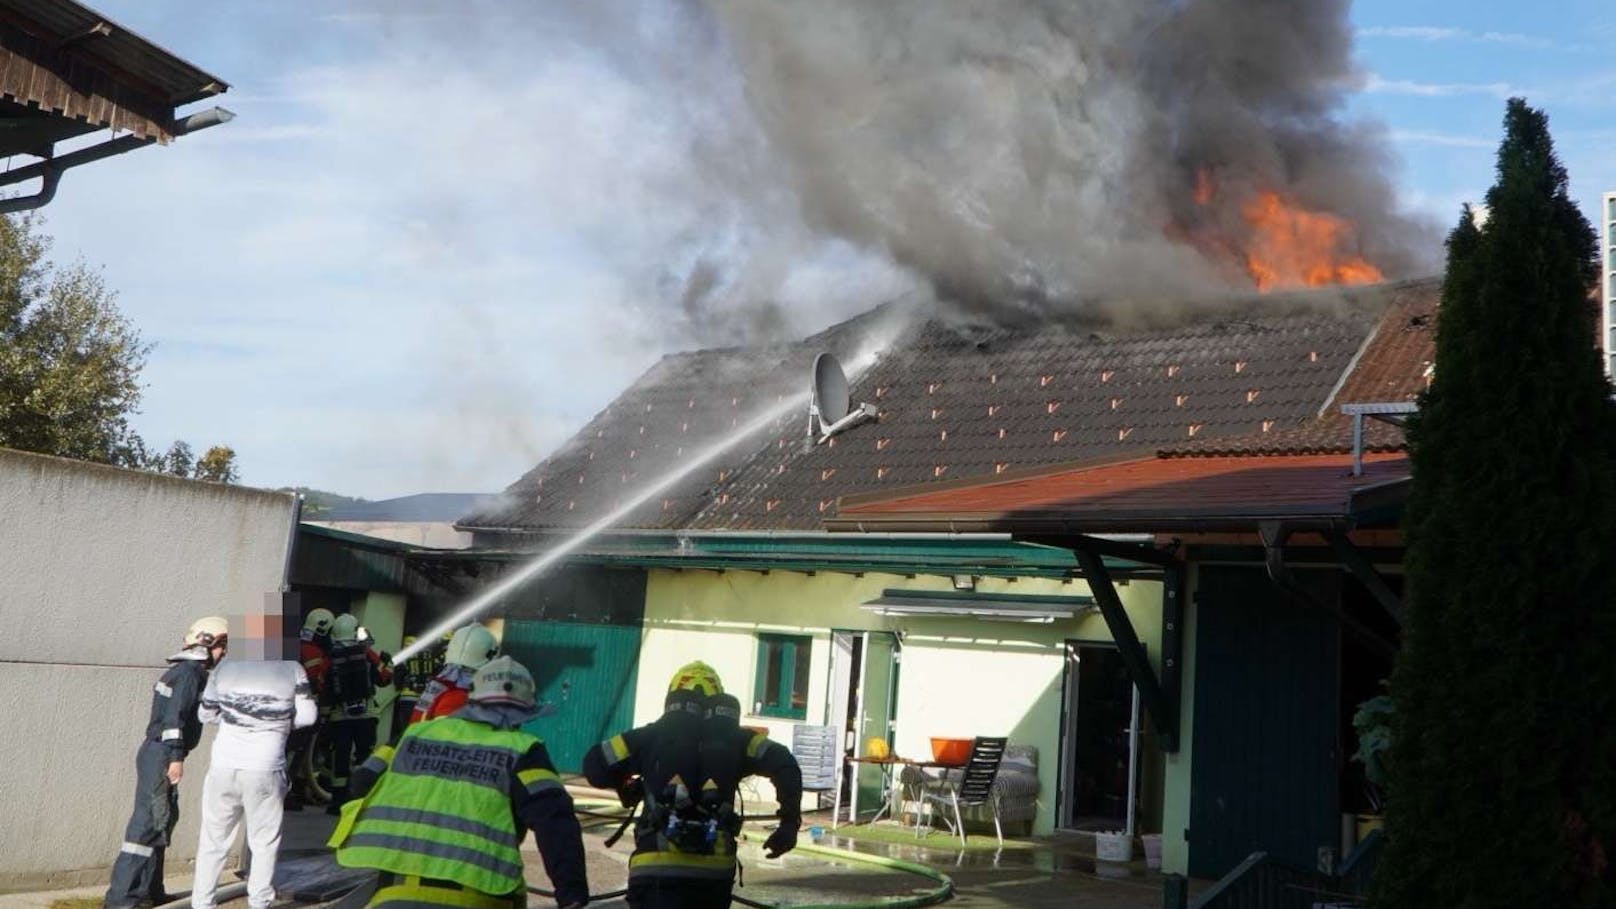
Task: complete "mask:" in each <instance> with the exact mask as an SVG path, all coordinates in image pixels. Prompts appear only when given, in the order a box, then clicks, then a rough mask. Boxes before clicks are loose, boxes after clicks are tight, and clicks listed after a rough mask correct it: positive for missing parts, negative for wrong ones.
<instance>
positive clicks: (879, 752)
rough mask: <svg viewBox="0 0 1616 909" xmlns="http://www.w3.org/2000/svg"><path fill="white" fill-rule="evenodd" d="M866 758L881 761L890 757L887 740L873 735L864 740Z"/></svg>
mask: <svg viewBox="0 0 1616 909" xmlns="http://www.w3.org/2000/svg"><path fill="white" fill-rule="evenodd" d="M864 756H865V757H870V758H875V759H876V760H881V759H883V758H886V757H889V756H890V754H889V752H888V751H887V740H886V739H884V738H881V737H880V736H878V735H872V736H870V737H869V738H867V739H865V740H864Z"/></svg>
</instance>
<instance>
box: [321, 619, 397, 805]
mask: <svg viewBox="0 0 1616 909" xmlns="http://www.w3.org/2000/svg"><path fill="white" fill-rule="evenodd" d="M359 631H360V628H359V620H358V619H357V618H355V617H354V616H353V615H352V614H350V613H346V612H345V613H343V614H342V615H339V616H337V618H336V621H334V622H332V623H331V666H330V669H328V670H327V672H326V680H325V692H326V706H327V708H328V710H329V719H328V720H327V722H326V738H327V739H328V740H329V741H330V742H331V784H332V785H331V805H330V807H329V808H328V809H327V810H328V811H329V812H330V813H332V814H336V813H337V809H338V808H339V807H340V806H341V805H342V803H343V802H345V801H347V800H348V774H349V772H350V771H351V770H352V769H353V767H354V765H356V764H358V763H361V762H363V761H364V760H365V759H366V758H368V757H370V752H371V750H372V749H374V748H375V747H376V726H377V722H378V720H377V717H376V716H375V715H374V711H373V710H372V707H371V700H372V698H374V697H375V695H376V686H377V685H387V684H390V683H391V682H392V681H393V670H392V668H391V667H389V666H388V665H387V661H386V660H384V659H383V658H382V655H381V654H379V653H377V652H376V650H375V648H373V647H371V646H370V644H369V643H368V642H367V641H364V640H361V639H360V634H359Z"/></svg>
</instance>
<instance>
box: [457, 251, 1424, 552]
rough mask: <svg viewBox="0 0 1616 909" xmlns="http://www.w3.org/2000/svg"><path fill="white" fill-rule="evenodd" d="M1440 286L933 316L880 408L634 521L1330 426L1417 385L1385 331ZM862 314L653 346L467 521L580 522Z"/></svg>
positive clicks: (702, 438)
mask: <svg viewBox="0 0 1616 909" xmlns="http://www.w3.org/2000/svg"><path fill="white" fill-rule="evenodd" d="M1438 291H1439V286H1438V285H1437V283H1436V282H1434V281H1426V282H1414V283H1406V284H1398V285H1376V286H1372V287H1362V288H1350V289H1342V290H1332V291H1330V292H1329V294H1328V296H1329V299H1330V300H1331V301H1332V302H1333V303H1334V304H1335V305H1330V306H1297V307H1293V308H1272V309H1269V310H1267V311H1266V312H1265V313H1264V314H1250V313H1248V314H1246V315H1243V316H1241V317H1239V318H1232V317H1228V316H1227V315H1224V316H1206V317H1199V318H1191V319H1188V320H1183V321H1180V322H1179V323H1178V324H1176V325H1174V326H1172V327H1165V328H1150V329H1138V330H1127V331H1124V330H1118V329H1106V330H1096V328H1095V327H1094V326H1093V325H1084V324H1080V323H1077V322H1072V321H1056V322H1045V323H1036V324H1027V325H1024V326H1018V327H1014V328H1004V329H995V330H991V331H982V332H969V331H961V330H959V329H958V328H956V327H953V326H950V325H948V324H946V323H944V322H941V321H936V320H934V321H928V322H925V323H923V324H921V325H919V326H917V327H915V328H912V329H911V330H910V331H909V333H908V334H907V335H905V336H904V337H903V338H902V340H901V341H900V342H898V343H897V344H895V345H894V347H893V349H892V350H891V352H890V353H889V354H888V355H887V356H885V357H884V358H883V359H882V360H881V361H880V362H878V363H877V364H876V365H875V366H874V367H873V368H871V369H870V370H869V371H868V372H866V373H864V374H863V375H862V376H860V377H858V378H857V379H855V380H854V382H853V389H852V391H853V399H854V401H855V402H857V401H867V402H870V403H872V404H874V405H876V406H877V407H878V408H879V410H880V417H879V419H878V420H876V421H874V422H871V423H868V424H866V425H863V426H860V427H858V428H856V429H853V430H851V431H849V432H847V433H845V434H844V435H841V436H838V437H836V438H835V439H833V440H832V441H831V442H827V443H825V444H822V445H819V446H817V447H815V448H813V449H811V450H809V451H807V452H804V451H803V450H802V448H801V443H802V434H803V427H804V423H805V419H806V418H805V416H803V415H800V414H797V413H795V412H793V413H792V414H791V415H789V416H787V417H783V418H781V419H780V420H777V421H775V422H774V424H773V425H771V426H770V427H769V428H767V429H765V430H763V431H762V432H759V433H758V434H756V435H755V436H754V437H753V438H751V439H749V440H747V441H746V442H744V443H742V444H740V445H737V446H736V447H735V448H734V449H733V451H732V452H731V453H730V454H728V455H726V456H725V457H724V458H721V459H719V461H718V462H717V463H715V464H714V465H713V466H712V467H711V469H707V470H702V471H697V473H696V475H694V476H692V477H689V478H686V480H685V481H684V482H682V483H680V484H676V485H675V486H674V487H673V488H671V489H670V490H669V491H668V492H666V493H665V494H664V495H663V496H661V497H660V498H658V499H656V500H653V501H651V502H648V503H647V504H646V505H645V506H644V507H643V508H641V509H639V510H638V511H637V512H636V513H634V514H633V515H632V516H631V517H630V518H629V519H628V520H627V521H626V522H625V523H626V525H627V526H632V527H641V528H655V529H735V530H787V529H817V528H819V527H820V526H821V522H822V521H823V520H824V519H826V518H827V517H829V516H831V515H833V514H834V513H835V510H836V505H837V501H838V499H839V498H840V497H841V496H843V495H847V494H852V493H863V492H875V491H879V490H881V489H896V488H898V487H902V486H909V485H913V484H919V483H927V482H933V481H940V480H959V479H969V478H981V477H992V476H994V475H997V474H1001V473H1005V472H1007V471H1013V470H1019V469H1024V468H1029V467H1040V466H1048V465H1055V464H1064V463H1071V462H1075V461H1083V460H1088V459H1092V458H1096V457H1105V456H1108V455H1116V454H1125V453H1134V452H1139V451H1154V450H1159V449H1173V448H1176V447H1183V448H1185V449H1186V451H1185V453H1193V451H1194V450H1195V448H1196V447H1197V446H1200V445H1211V444H1216V440H1230V439H1241V440H1251V439H1261V438H1264V437H1267V438H1272V439H1274V440H1275V441H1276V443H1277V444H1280V445H1283V444H1286V443H1285V442H1284V441H1283V439H1284V438H1285V437H1286V436H1287V434H1290V433H1293V432H1295V431H1296V430H1298V429H1308V430H1312V431H1315V432H1323V431H1333V428H1332V427H1322V428H1321V426H1320V424H1319V420H1320V414H1321V412H1327V411H1328V410H1329V409H1331V408H1335V409H1338V405H1339V404H1340V403H1343V402H1346V401H1349V400H1370V399H1372V400H1387V399H1388V398H1387V396H1386V395H1387V394H1390V393H1393V392H1395V393H1396V394H1398V395H1401V394H1405V393H1409V392H1412V391H1417V387H1416V386H1417V385H1418V383H1419V382H1420V381H1421V380H1420V379H1419V378H1418V373H1419V372H1420V371H1421V368H1422V367H1421V366H1420V365H1419V364H1410V363H1407V362H1404V361H1405V360H1408V359H1409V358H1408V356H1407V354H1408V352H1409V351H1408V350H1405V349H1403V347H1408V345H1406V344H1405V345H1403V346H1402V347H1398V346H1396V345H1393V344H1392V343H1391V341H1392V340H1393V339H1394V338H1396V337H1401V335H1402V329H1401V328H1399V327H1398V326H1399V325H1403V326H1404V327H1406V323H1407V322H1408V320H1409V319H1411V318H1414V317H1415V316H1417V315H1418V313H1420V312H1428V311H1430V310H1433V309H1434V306H1435V300H1436V298H1437V294H1438ZM1321 299H1322V298H1321ZM1383 314H1384V315H1383ZM1399 320H1401V322H1399ZM867 321H868V320H867V319H865V318H861V319H856V320H852V321H850V322H848V323H843V324H842V325H838V326H836V327H834V328H832V329H830V330H828V331H826V332H823V333H821V334H820V335H816V336H814V337H812V338H808V339H805V340H804V341H802V342H800V343H797V344H791V345H784V346H779V347H769V348H729V349H720V350H705V351H696V352H692V353H685V354H676V355H673V356H669V357H666V358H664V359H663V360H662V361H661V362H659V363H658V364H657V365H656V366H654V367H652V368H651V369H650V370H649V371H647V372H646V373H645V374H644V375H643V376H641V377H640V379H639V380H638V381H636V382H635V383H634V385H633V386H631V387H630V388H629V389H628V390H627V391H625V392H624V393H623V394H622V396H620V397H619V398H618V399H617V400H616V401H614V402H613V403H612V404H611V405H610V406H609V407H608V408H606V410H604V411H602V412H601V413H600V414H599V415H597V416H596V417H595V419H594V420H592V421H590V423H589V424H588V425H587V426H585V427H584V429H583V430H582V431H580V432H579V433H578V435H576V436H574V437H573V439H572V440H571V441H569V442H568V443H567V444H566V445H565V446H563V447H562V448H561V449H560V450H558V451H557V452H556V453H555V454H553V455H551V456H550V457H549V458H547V459H546V460H545V461H544V462H543V463H542V464H540V465H538V466H537V467H535V468H534V469H533V470H532V471H530V472H529V473H528V474H527V475H526V476H524V477H522V478H521V479H520V480H518V481H517V482H516V483H514V484H512V486H511V487H510V488H509V489H508V490H507V491H506V494H505V496H504V497H503V498H502V499H501V500H500V503H499V504H498V505H497V506H495V507H492V508H490V509H487V510H485V511H483V512H480V513H476V514H473V515H469V516H467V517H466V518H464V519H463V520H462V522H461V526H462V527H465V528H468V529H490V530H493V529H503V530H513V531H544V530H547V529H565V528H574V527H579V526H582V525H584V524H587V523H588V522H589V521H591V520H593V519H595V518H597V517H599V516H600V515H602V514H605V513H606V512H607V511H608V510H609V509H610V508H611V507H613V506H614V505H615V504H617V503H619V502H621V501H623V500H626V499H627V497H628V496H629V495H630V494H632V493H633V492H635V491H636V490H637V489H639V488H643V485H644V484H645V483H646V482H648V481H650V480H652V479H654V478H656V477H658V476H660V475H662V474H663V473H665V472H666V471H668V470H670V469H672V468H673V467H674V466H676V465H677V464H678V463H679V461H680V460H681V459H683V458H689V457H692V456H693V455H694V454H695V453H697V452H698V451H700V450H702V449H705V448H706V447H707V446H709V445H711V444H713V443H714V442H715V441H717V440H718V439H719V437H721V436H722V435H723V434H724V433H726V432H728V431H730V430H731V429H732V428H733V427H736V426H740V425H744V424H745V423H746V422H747V420H748V419H750V418H752V417H755V416H756V415H757V414H758V413H759V412H760V411H761V410H763V409H764V408H766V407H768V406H773V405H774V404H775V402H777V401H780V400H783V399H784V398H785V397H787V396H789V395H792V394H795V393H798V392H800V391H801V390H802V389H803V388H804V387H806V382H807V376H808V369H809V365H810V363H811V361H812V358H813V356H814V354H815V353H817V352H819V351H821V350H831V351H833V352H845V351H846V350H847V349H848V348H849V347H850V346H851V345H852V344H853V343H855V342H856V341H857V340H858V338H859V337H860V336H861V334H862V331H863V328H864V327H865V323H866V322H867ZM1421 337H1424V336H1423V335H1422V336H1421ZM1420 343H1425V342H1424V341H1421V342H1420ZM1414 347H1415V348H1418V345H1414ZM1411 349H1412V348H1411ZM1419 349H1423V348H1419ZM1382 351H1385V352H1384V353H1382ZM1415 352H1416V353H1417V352H1418V350H1415ZM1427 355H1428V354H1427ZM1354 364H1356V365H1357V367H1358V368H1357V369H1353V366H1354ZM1411 372H1412V373H1413V374H1414V375H1412V376H1411V375H1409V374H1410V373H1411ZM1358 394H1367V395H1369V396H1370V397H1369V398H1358V397H1352V395H1358ZM1391 399H1400V398H1396V397H1393V398H1391ZM1242 444H1251V443H1250V442H1243V443H1242Z"/></svg>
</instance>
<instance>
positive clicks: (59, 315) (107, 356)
mask: <svg viewBox="0 0 1616 909" xmlns="http://www.w3.org/2000/svg"><path fill="white" fill-rule="evenodd" d="M49 251H50V238H49V237H47V236H45V235H44V234H43V233H42V232H41V231H40V229H39V223H38V221H37V220H35V219H34V218H33V217H27V216H25V217H9V216H0V447H4V448H18V449H22V450H24V451H37V452H40V453H43V454H52V455H59V456H61V457H67V458H79V459H81V460H88V461H102V462H105V463H109V464H117V465H119V466H123V467H133V468H137V469H141V470H151V471H156V472H159V473H169V474H173V475H175V476H181V477H192V476H195V477H197V478H202V479H213V480H217V481H218V482H222V483H233V482H235V480H236V466H235V452H234V451H233V450H232V449H230V448H227V447H224V446H216V447H215V448H214V449H209V452H208V455H213V454H214V452H215V451H219V452H221V454H219V455H216V456H214V457H213V460H212V461H208V455H204V461H206V462H207V466H206V467H204V466H203V463H202V462H197V461H196V460H195V458H194V456H193V455H192V452H191V446H190V445H188V444H186V443H185V442H175V443H174V444H173V445H172V446H171V447H170V448H169V449H168V451H167V452H164V453H157V452H153V451H152V450H150V449H149V448H147V446H146V443H145V440H143V439H141V437H140V436H139V435H138V434H137V433H136V432H135V431H134V429H133V428H131V427H130V425H129V417H130V416H131V415H132V414H134V413H135V412H136V408H137V407H138V406H139V404H140V394H141V384H140V371H141V369H142V368H144V367H145V365H146V354H147V353H148V352H149V351H150V349H151V348H150V345H147V344H145V343H144V342H142V341H141V338H140V333H139V332H137V331H136V330H135V328H134V327H133V326H132V325H130V323H129V321H128V320H127V319H125V318H124V316H123V314H122V313H121V312H120V311H119V310H118V305H117V297H116V295H115V294H114V293H113V292H112V291H110V290H108V289H107V286H106V283H105V282H104V281H103V280H102V278H101V276H100V275H99V274H98V273H97V272H95V271H94V270H92V269H90V268H89V267H88V266H86V265H84V264H83V263H77V264H74V265H71V266H68V267H66V268H59V269H53V268H52V266H51V264H50V262H49V261H48V259H47V254H48V252H49ZM204 473H205V474H206V475H205V476H204Z"/></svg>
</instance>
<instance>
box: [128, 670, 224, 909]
mask: <svg viewBox="0 0 1616 909" xmlns="http://www.w3.org/2000/svg"><path fill="white" fill-rule="evenodd" d="M170 660H171V661H172V662H173V664H174V665H172V666H170V667H169V668H168V671H167V672H165V673H163V677H162V678H161V679H159V680H158V682H157V684H156V685H154V686H152V705H151V720H150V721H149V722H147V724H146V737H145V739H144V740H143V741H142V742H141V743H140V750H139V751H138V752H136V754H135V810H134V812H133V813H132V814H131V815H130V816H129V826H128V827H126V828H125V829H124V834H123V846H122V847H120V848H119V850H118V860H117V862H116V863H114V864H113V866H112V884H111V886H109V887H108V888H107V895H106V907H107V909H130V907H133V906H135V905H137V904H139V903H141V902H142V901H150V902H163V901H164V900H165V894H164V893H163V852H164V851H165V850H166V849H167V848H168V838H169V836H170V835H171V834H172V833H173V832H174V825H175V824H177V823H179V819H180V812H179V792H178V790H176V789H175V788H174V786H172V785H170V784H169V782H168V765H169V764H171V763H173V762H175V761H183V760H185V756H186V755H188V754H190V753H191V749H193V748H195V747H196V743H197V741H198V740H199V739H201V738H202V721H201V720H199V719H198V718H197V715H196V707H197V703H198V702H199V701H201V700H202V689H203V688H204V687H205V686H206V685H207V682H208V669H207V651H206V650H205V649H203V648H190V649H187V650H185V651H183V652H181V653H180V654H178V655H176V656H174V657H171V658H170Z"/></svg>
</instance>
